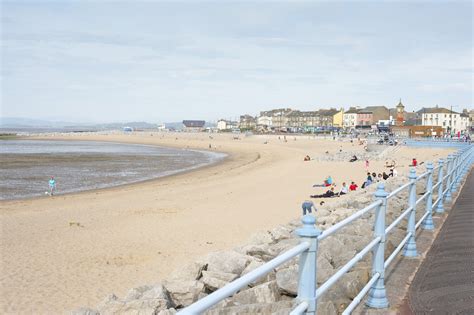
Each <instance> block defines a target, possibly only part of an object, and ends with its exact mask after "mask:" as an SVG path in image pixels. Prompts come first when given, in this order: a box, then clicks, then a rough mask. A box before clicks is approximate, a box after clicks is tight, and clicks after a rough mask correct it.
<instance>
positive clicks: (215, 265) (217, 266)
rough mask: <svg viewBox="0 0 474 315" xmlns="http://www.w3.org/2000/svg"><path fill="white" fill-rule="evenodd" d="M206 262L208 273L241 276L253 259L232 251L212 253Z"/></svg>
mask: <svg viewBox="0 0 474 315" xmlns="http://www.w3.org/2000/svg"><path fill="white" fill-rule="evenodd" d="M204 260H205V262H206V264H207V271H219V272H225V273H233V274H236V275H240V274H241V273H242V271H243V270H244V269H245V267H247V265H248V264H249V263H250V261H252V260H253V258H252V257H250V256H248V255H243V254H241V253H238V252H236V251H232V250H230V251H220V252H215V253H211V254H209V255H208V256H207V257H206V258H205V259H204ZM203 273H204V272H203Z"/></svg>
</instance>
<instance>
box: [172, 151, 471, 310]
mask: <svg viewBox="0 0 474 315" xmlns="http://www.w3.org/2000/svg"><path fill="white" fill-rule="evenodd" d="M472 163H474V146H471V145H464V146H463V147H462V148H460V149H459V150H458V151H457V152H456V153H454V154H450V155H448V158H447V160H446V162H445V161H444V160H443V159H440V160H439V161H438V165H437V166H436V167H435V166H433V164H432V163H430V162H428V163H427V165H426V172H425V173H423V174H421V175H419V176H417V174H416V171H415V169H413V168H412V169H410V174H409V176H408V178H409V182H408V183H406V184H404V185H402V186H400V187H399V188H397V189H395V190H394V191H392V192H391V193H388V192H386V191H385V186H384V184H383V183H380V184H378V186H377V191H376V192H375V198H376V201H374V202H373V203H372V204H370V205H369V206H367V207H365V208H364V209H361V210H359V211H357V212H355V213H354V214H352V215H351V216H349V217H347V218H346V219H344V220H342V221H340V222H338V223H336V224H335V225H333V226H332V227H330V228H328V229H326V230H324V231H322V232H321V231H320V230H319V229H317V228H316V226H315V223H316V218H315V217H313V216H312V215H304V216H303V218H302V223H303V226H302V227H301V228H299V229H297V230H296V233H297V235H298V236H299V237H300V238H301V243H300V244H299V245H298V246H295V247H293V248H292V249H290V250H288V251H286V252H284V253H283V254H281V255H279V256H277V257H275V258H274V259H272V260H270V261H268V262H267V263H265V264H264V265H262V266H260V267H258V268H256V269H255V270H253V271H251V272H249V273H247V274H245V275H243V276H242V277H240V278H239V279H237V280H235V281H233V282H231V283H229V284H227V285H226V286H224V287H223V288H221V289H219V290H217V291H215V292H213V293H211V294H209V295H208V296H206V297H204V298H203V299H201V300H199V301H197V302H196V303H194V304H192V305H190V306H188V307H186V308H184V309H183V310H181V311H179V312H178V314H181V315H188V314H200V313H202V312H204V311H206V310H207V309H209V308H211V307H212V306H214V305H215V304H217V303H219V302H220V301H222V300H223V299H225V298H227V297H229V296H231V295H233V294H234V293H236V292H237V291H239V290H241V289H243V288H246V287H247V286H248V285H249V284H251V283H252V282H254V281H255V280H257V279H259V278H261V277H263V276H265V275H266V274H267V273H269V272H271V271H272V270H274V269H275V268H276V267H278V266H281V265H282V264H284V263H286V262H288V261H289V260H291V259H293V258H295V257H297V256H299V275H298V277H299V279H298V295H297V297H296V300H297V301H298V304H297V306H296V307H295V308H294V309H293V311H292V312H291V313H290V314H292V315H297V314H316V311H317V301H318V299H319V298H320V297H321V296H322V295H323V294H324V293H325V292H326V291H327V290H328V289H329V288H331V287H332V286H333V285H334V284H335V283H336V282H337V281H338V280H339V279H340V278H341V277H342V276H343V275H344V274H345V273H346V272H348V271H349V270H350V269H351V268H352V267H353V266H354V265H355V264H356V263H358V262H359V261H360V260H362V259H363V258H364V256H365V255H366V254H368V253H369V252H370V251H372V252H373V260H372V277H371V278H370V280H369V281H368V282H367V284H366V285H365V286H364V287H363V288H362V290H361V291H360V292H359V294H358V295H357V296H356V297H355V298H354V299H353V300H352V302H351V303H350V304H349V306H348V307H347V308H346V309H345V310H344V312H343V314H344V315H347V314H350V313H351V312H352V311H353V310H354V309H355V307H356V306H357V305H358V304H359V303H360V302H361V301H362V300H363V298H364V297H365V295H366V294H367V293H369V297H368V299H367V302H366V305H367V306H369V307H373V308H386V307H388V305H389V301H388V299H387V294H386V289H385V282H384V279H385V270H386V269H387V267H388V266H389V265H390V263H392V262H393V260H394V259H395V257H396V256H397V255H398V253H400V252H401V251H402V250H403V255H404V256H407V257H415V256H417V255H418V252H417V248H416V238H415V235H416V230H417V229H418V228H419V227H420V226H421V227H422V228H423V229H426V230H433V229H434V225H433V219H432V214H433V211H434V212H436V213H442V212H444V207H443V204H444V203H446V202H451V201H452V193H453V192H455V191H457V189H458V187H459V185H460V183H461V182H462V180H463V178H464V177H465V176H466V175H467V174H468V172H469V170H470V168H471V165H472ZM445 167H446V170H445ZM436 171H437V172H438V178H437V182H436V184H434V185H433V174H434V173H435V172H436ZM423 179H425V181H426V189H425V193H424V194H423V195H422V196H421V197H420V198H418V199H417V198H416V184H417V183H418V182H419V181H421V180H423ZM405 189H408V192H409V198H408V208H407V209H406V210H404V211H403V212H402V213H401V214H400V216H399V217H397V218H396V219H395V220H394V221H393V222H392V223H391V224H390V225H389V226H387V224H386V222H385V220H386V213H387V203H388V200H389V199H390V198H392V197H394V196H396V195H397V194H399V193H400V192H401V191H403V190H405ZM435 191H437V199H436V200H435V201H434V202H433V192H435ZM423 201H425V209H424V214H423V216H422V217H421V218H420V219H419V220H418V222H416V217H415V214H416V209H417V208H418V206H419V205H421V203H422V202H423ZM370 211H375V221H374V229H373V231H374V238H373V239H372V240H371V241H370V243H369V244H367V246H366V247H365V248H363V249H362V250H361V251H360V252H359V253H357V254H356V255H355V256H354V257H353V258H352V259H351V260H349V261H348V262H347V263H346V264H345V265H344V266H342V267H341V268H340V269H339V270H338V271H337V272H336V273H335V274H334V275H332V276H331V277H330V278H329V279H328V280H327V281H326V282H324V283H323V284H322V285H321V286H320V287H319V288H318V287H317V281H316V279H317V264H316V262H317V252H318V244H319V242H320V241H322V240H324V239H325V238H326V237H328V236H330V235H332V234H334V233H336V232H337V231H339V230H340V229H341V228H343V227H344V226H346V225H348V224H350V223H351V222H353V221H355V220H356V219H358V218H360V217H362V216H363V215H364V214H366V213H368V212H370ZM403 219H406V220H407V221H408V224H407V234H406V236H405V238H404V239H403V240H402V241H401V242H400V243H399V244H398V246H397V247H396V248H395V250H394V251H393V252H392V253H391V255H390V256H389V257H388V258H387V259H386V260H385V259H384V257H385V240H386V238H387V234H389V233H390V232H391V231H392V230H393V228H395V227H396V226H397V225H398V224H399V223H400V222H401V221H402V220H403Z"/></svg>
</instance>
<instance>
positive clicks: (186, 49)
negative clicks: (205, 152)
mask: <svg viewBox="0 0 474 315" xmlns="http://www.w3.org/2000/svg"><path fill="white" fill-rule="evenodd" d="M0 1H1V67H0V68H1V112H0V114H1V116H2V117H24V118H35V119H53V120H66V121H74V122H111V121H148V122H156V123H159V122H171V121H181V120H183V119H204V120H207V121H215V120H217V119H220V118H225V119H236V118H238V116H239V115H241V114H247V113H248V114H251V115H257V114H258V113H259V112H260V111H262V110H269V109H272V108H281V107H290V108H293V109H299V110H317V109H319V108H329V107H337V108H340V107H344V108H346V109H347V108H348V107H349V106H374V105H385V106H387V107H394V106H395V105H396V104H398V101H399V99H400V98H401V99H402V102H403V103H404V105H405V106H406V110H408V111H412V110H415V109H418V108H421V107H422V106H425V107H431V106H435V105H437V104H438V105H439V106H444V107H447V108H449V107H451V106H453V110H456V111H460V110H462V109H463V108H470V109H472V108H474V106H473V89H472V88H473V33H472V32H473V31H472V29H473V3H472V2H471V1H418V2H416V1H414V2H413V1H411V2H408V1H390V2H387V1H349V2H342V1H338V2H329V1H327V2H316V1H312V2H300V1H292V2H269V1H255V2H253V1H246V2H228V1H219V2H217V1H216V2H200V1H179V2H160V1H141V2H140V1H128V2H125V1H105V0H104V1H81V2H79V1H67V0H64V1H49V2H45V1H40V0H37V1H32V2H27V1H21V0H17V1H3V0H0Z"/></svg>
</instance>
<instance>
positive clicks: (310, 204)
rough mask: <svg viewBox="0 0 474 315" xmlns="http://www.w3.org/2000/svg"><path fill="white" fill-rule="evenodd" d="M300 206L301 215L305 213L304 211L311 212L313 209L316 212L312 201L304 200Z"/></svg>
mask: <svg viewBox="0 0 474 315" xmlns="http://www.w3.org/2000/svg"><path fill="white" fill-rule="evenodd" d="M301 208H303V215H306V212H308V213H311V212H312V210H313V209H314V212H316V207H315V206H314V203H313V202H312V201H310V200H305V201H304V202H303V204H302V205H301Z"/></svg>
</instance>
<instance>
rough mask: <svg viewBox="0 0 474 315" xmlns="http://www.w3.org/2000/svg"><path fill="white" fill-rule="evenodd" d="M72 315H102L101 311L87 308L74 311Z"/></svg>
mask: <svg viewBox="0 0 474 315" xmlns="http://www.w3.org/2000/svg"><path fill="white" fill-rule="evenodd" d="M71 315H100V313H99V311H97V310H94V309H91V308H87V307H81V308H78V309H77V310H74V311H72V312H71Z"/></svg>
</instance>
